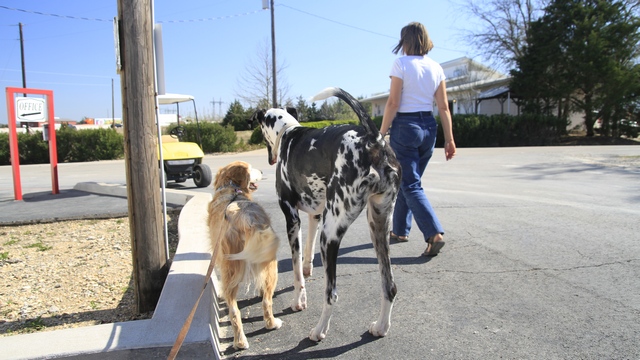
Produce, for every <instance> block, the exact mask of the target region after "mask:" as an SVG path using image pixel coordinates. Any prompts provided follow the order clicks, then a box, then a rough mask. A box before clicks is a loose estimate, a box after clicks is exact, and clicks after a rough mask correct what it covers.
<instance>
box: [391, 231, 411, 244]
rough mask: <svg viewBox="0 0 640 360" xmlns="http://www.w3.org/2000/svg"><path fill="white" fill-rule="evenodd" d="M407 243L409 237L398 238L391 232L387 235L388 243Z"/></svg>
mask: <svg viewBox="0 0 640 360" xmlns="http://www.w3.org/2000/svg"><path fill="white" fill-rule="evenodd" d="M407 241H409V237H408V236H398V235H396V234H394V233H393V232H390V233H389V242H399V243H405V242H407Z"/></svg>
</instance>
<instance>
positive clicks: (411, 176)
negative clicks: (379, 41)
mask: <svg viewBox="0 0 640 360" xmlns="http://www.w3.org/2000/svg"><path fill="white" fill-rule="evenodd" d="M432 48H433V43H432V42H431V39H429V34H428V33H427V29H426V28H425V27H424V25H422V24H421V23H418V22H412V23H410V24H409V25H407V26H405V27H404V28H402V31H401V33H400V42H399V43H398V45H397V46H396V47H395V48H394V49H393V53H394V54H397V53H398V52H399V51H400V50H402V53H403V55H404V56H401V57H399V58H397V59H396V60H395V62H394V64H393V67H392V69H391V75H390V77H391V90H390V94H389V99H388V100H387V105H386V107H385V110H384V116H383V118H382V126H381V128H380V133H382V135H386V133H387V131H388V130H389V128H390V127H391V125H392V123H393V129H392V131H391V133H390V143H391V147H392V148H393V150H394V151H395V153H396V156H397V158H398V161H399V162H400V164H401V165H402V184H401V189H400V192H399V193H398V199H397V201H396V205H395V209H394V212H393V230H392V232H391V240H395V241H399V242H406V241H408V240H409V237H408V235H409V231H410V230H411V217H412V215H413V217H414V218H415V221H416V224H417V225H418V228H420V231H421V232H422V234H423V235H424V237H425V241H426V242H427V249H426V250H425V251H424V253H423V255H424V256H434V255H437V254H438V252H439V251H440V249H442V247H443V246H444V240H443V235H444V230H443V228H442V225H440V221H439V220H438V217H437V216H436V214H435V212H434V211H433V208H432V207H431V204H430V203H429V200H428V199H427V197H426V195H425V193H424V190H423V189H422V184H421V182H420V178H421V177H422V174H423V173H424V170H425V168H426V167H427V164H428V163H429V159H431V155H432V154H433V150H434V148H435V144H436V135H437V133H438V131H437V130H438V124H437V123H436V119H435V118H434V117H433V105H434V101H435V103H436V104H437V106H438V112H439V114H440V121H441V123H442V129H443V131H444V141H445V144H444V155H445V158H446V159H447V160H450V159H452V158H453V157H454V156H455V154H456V145H455V143H454V142H453V130H452V129H451V113H450V112H449V104H448V100H447V86H446V84H445V76H444V71H443V70H442V67H441V66H440V65H439V64H438V63H436V62H435V61H433V60H432V59H430V58H429V57H428V56H427V54H428V53H429V51H430V50H431V49H432Z"/></svg>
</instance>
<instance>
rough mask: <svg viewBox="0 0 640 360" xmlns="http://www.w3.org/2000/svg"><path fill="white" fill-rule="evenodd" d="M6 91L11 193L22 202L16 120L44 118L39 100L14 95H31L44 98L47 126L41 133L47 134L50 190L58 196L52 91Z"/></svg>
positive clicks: (10, 88) (22, 89)
mask: <svg viewBox="0 0 640 360" xmlns="http://www.w3.org/2000/svg"><path fill="white" fill-rule="evenodd" d="M6 90H7V113H8V114H7V115H8V118H7V122H8V123H9V149H10V154H11V167H12V169H13V193H14V195H15V200H22V184H21V182H20V153H19V147H18V132H17V130H16V123H17V121H18V118H25V119H28V118H29V117H33V116H43V117H44V116H45V114H44V110H45V109H40V108H39V104H41V99H31V100H33V101H29V100H30V99H29V98H18V99H16V94H32V95H42V96H45V99H46V101H45V106H46V118H47V121H48V126H45V127H44V129H43V131H45V132H47V134H44V135H45V139H46V138H47V136H48V139H49V162H50V163H51V189H52V193H53V194H59V193H60V189H59V186H58V148H57V147H56V126H55V124H56V122H55V120H54V119H55V118H54V116H53V91H51V90H39V89H26V88H12V87H8V88H6ZM18 100H21V101H20V103H21V105H19V106H16V103H18Z"/></svg>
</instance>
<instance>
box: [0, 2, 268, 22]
mask: <svg viewBox="0 0 640 360" xmlns="http://www.w3.org/2000/svg"><path fill="white" fill-rule="evenodd" d="M0 9H5V10H11V11H19V12H23V13H27V14H35V15H42V16H53V17H58V18H63V19H72V20H85V21H101V22H113V19H99V18H88V17H82V16H72V15H60V14H52V13H45V12H42V11H35V10H26V9H17V8H12V7H8V6H4V5H0ZM261 11H263V10H255V11H250V12H245V13H241V14H235V15H225V16H217V17H210V18H202V19H190V20H166V21H158V23H160V24H164V23H193V22H204V21H214V20H224V19H231V18H236V17H241V16H247V15H252V14H256V13H259V12H261Z"/></svg>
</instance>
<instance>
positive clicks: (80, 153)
mask: <svg viewBox="0 0 640 360" xmlns="http://www.w3.org/2000/svg"><path fill="white" fill-rule="evenodd" d="M123 144H124V142H123V136H122V135H121V134H119V133H118V132H116V131H115V130H112V129H95V130H81V131H78V130H76V129H73V128H70V127H66V126H62V127H61V128H60V129H59V130H57V131H56V148H57V150H58V151H57V152H58V162H83V161H97V160H113V159H120V158H122V157H123V155H124V145H123ZM18 152H19V153H20V164H24V165H26V164H46V163H49V162H50V159H49V143H48V142H46V141H44V140H43V139H42V132H40V131H35V132H31V133H29V134H26V133H19V134H18ZM9 164H11V161H10V150H9V135H8V134H0V165H9Z"/></svg>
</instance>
